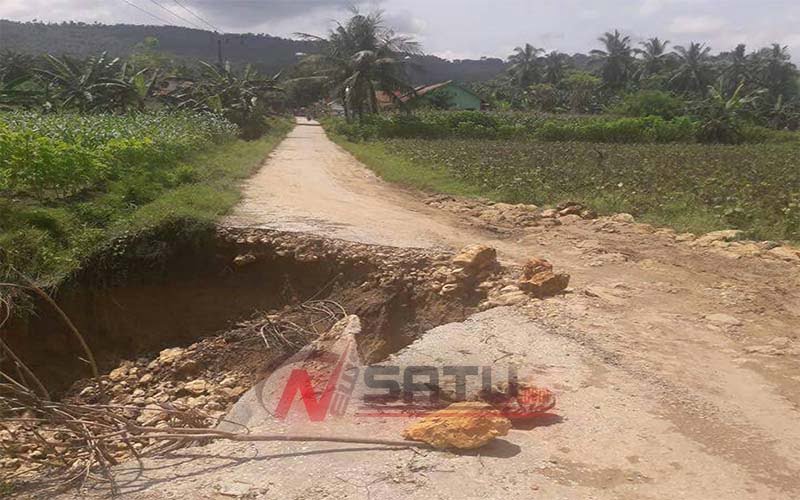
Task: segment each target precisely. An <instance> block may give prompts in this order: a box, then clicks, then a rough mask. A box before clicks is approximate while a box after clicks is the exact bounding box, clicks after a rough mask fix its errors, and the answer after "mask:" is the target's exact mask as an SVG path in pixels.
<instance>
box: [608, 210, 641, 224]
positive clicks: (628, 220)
mask: <svg viewBox="0 0 800 500" xmlns="http://www.w3.org/2000/svg"><path fill="white" fill-rule="evenodd" d="M611 220H612V221H614V222H621V223H623V224H633V223H634V222H636V219H634V218H633V215H631V214H626V213H621V214H614V215H612V216H611Z"/></svg>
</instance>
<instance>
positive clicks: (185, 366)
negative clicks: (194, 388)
mask: <svg viewBox="0 0 800 500" xmlns="http://www.w3.org/2000/svg"><path fill="white" fill-rule="evenodd" d="M175 371H176V372H177V373H178V374H179V375H182V376H184V377H186V376H189V375H195V374H197V373H198V372H199V371H200V363H198V362H197V361H195V360H193V359H188V360H186V361H184V362H183V363H181V364H180V365H179V366H178V367H177V368H176V369H175Z"/></svg>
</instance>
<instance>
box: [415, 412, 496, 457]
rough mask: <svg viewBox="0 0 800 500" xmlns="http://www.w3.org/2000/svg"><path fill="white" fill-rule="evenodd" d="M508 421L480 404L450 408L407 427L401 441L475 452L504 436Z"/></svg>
mask: <svg viewBox="0 0 800 500" xmlns="http://www.w3.org/2000/svg"><path fill="white" fill-rule="evenodd" d="M509 429H511V421H510V420H508V419H507V418H506V417H504V416H502V415H501V414H500V413H499V412H498V411H497V410H494V409H493V408H492V406H490V405H488V404H486V403H481V402H464V403H455V404H451V405H450V406H448V407H447V408H445V409H443V410H439V411H437V412H434V413H432V414H431V415H429V416H427V417H425V418H422V419H420V420H419V421H417V422H414V423H413V424H411V425H410V426H408V427H407V428H406V429H405V430H404V431H403V437H404V438H406V439H409V440H411V441H421V442H423V443H428V444H430V445H431V446H433V447H434V448H438V449H452V448H457V449H475V448H480V447H481V446H484V445H486V444H488V443H489V442H491V441H492V440H493V439H494V438H496V437H498V436H505V435H506V434H508V431H509Z"/></svg>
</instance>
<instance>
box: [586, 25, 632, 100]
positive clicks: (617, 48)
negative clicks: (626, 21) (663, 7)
mask: <svg viewBox="0 0 800 500" xmlns="http://www.w3.org/2000/svg"><path fill="white" fill-rule="evenodd" d="M598 41H600V42H601V43H602V44H603V46H604V48H603V49H595V50H592V51H591V54H592V56H594V57H595V59H596V60H598V61H600V63H601V70H600V75H601V77H602V78H603V83H604V84H605V86H606V87H608V88H609V89H612V90H619V89H622V88H624V87H625V85H626V84H627V83H628V79H629V78H630V76H631V68H632V67H633V49H632V48H631V38H630V37H629V36H623V35H622V33H620V32H619V31H618V30H614V32H613V33H611V32H606V33H604V34H603V36H601V37H600V38H598Z"/></svg>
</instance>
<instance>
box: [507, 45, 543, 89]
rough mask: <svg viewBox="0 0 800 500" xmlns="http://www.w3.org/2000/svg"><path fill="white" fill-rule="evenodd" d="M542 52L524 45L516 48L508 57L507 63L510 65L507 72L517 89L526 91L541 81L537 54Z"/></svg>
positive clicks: (531, 46)
mask: <svg viewBox="0 0 800 500" xmlns="http://www.w3.org/2000/svg"><path fill="white" fill-rule="evenodd" d="M543 52H544V49H540V48H537V47H534V46H533V45H531V44H529V43H526V44H525V46H524V47H516V48H515V49H514V53H513V54H511V55H510V56H509V57H508V62H509V63H511V67H510V68H509V69H508V72H509V73H510V74H511V76H512V77H513V78H514V82H515V83H516V84H517V86H518V87H519V88H521V89H527V88H528V87H529V86H530V85H532V84H534V83H538V82H539V80H540V79H541V65H540V62H539V54H542V53H543Z"/></svg>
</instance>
